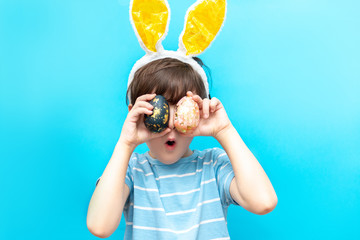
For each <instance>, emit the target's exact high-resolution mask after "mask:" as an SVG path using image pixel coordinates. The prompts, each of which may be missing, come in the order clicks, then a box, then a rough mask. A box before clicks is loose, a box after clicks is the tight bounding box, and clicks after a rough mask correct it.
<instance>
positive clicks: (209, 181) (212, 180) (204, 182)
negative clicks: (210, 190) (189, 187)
mask: <svg viewBox="0 0 360 240" xmlns="http://www.w3.org/2000/svg"><path fill="white" fill-rule="evenodd" d="M214 181H215V178H213V179H210V180H207V181H203V182H201V184H200V185H203V184H207V183H211V182H214Z"/></svg>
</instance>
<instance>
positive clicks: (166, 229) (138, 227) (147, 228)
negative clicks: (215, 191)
mask: <svg viewBox="0 0 360 240" xmlns="http://www.w3.org/2000/svg"><path fill="white" fill-rule="evenodd" d="M224 220H225V219H224V218H215V219H209V220H205V221H202V222H200V223H199V224H196V225H194V226H192V227H191V228H188V229H185V230H181V231H174V230H171V229H169V228H155V227H144V226H137V225H133V228H137V229H143V230H154V231H161V232H172V233H175V234H181V233H187V232H190V231H191V230H193V229H195V228H198V227H199V226H200V225H202V224H207V223H212V222H220V221H224Z"/></svg>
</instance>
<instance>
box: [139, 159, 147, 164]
mask: <svg viewBox="0 0 360 240" xmlns="http://www.w3.org/2000/svg"><path fill="white" fill-rule="evenodd" d="M147 161H148V160H146V159H145V160H144V161H142V162H140V164H144V163H146V162H147Z"/></svg>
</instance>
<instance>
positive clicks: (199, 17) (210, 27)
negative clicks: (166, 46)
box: [179, 0, 226, 56]
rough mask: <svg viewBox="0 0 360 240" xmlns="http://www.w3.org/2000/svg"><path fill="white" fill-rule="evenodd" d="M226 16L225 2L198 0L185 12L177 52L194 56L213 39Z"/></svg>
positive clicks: (221, 0)
mask: <svg viewBox="0 0 360 240" xmlns="http://www.w3.org/2000/svg"><path fill="white" fill-rule="evenodd" d="M225 15H226V0H198V1H197V2H196V3H194V4H193V5H192V6H191V7H190V8H189V9H188V11H187V13H186V16H185V26H184V30H183V32H182V33H181V35H180V38H179V51H182V52H186V55H191V56H195V55H198V54H200V53H202V52H203V51H204V50H205V49H206V48H207V47H209V45H210V44H211V42H212V41H213V40H214V39H215V37H216V35H217V33H218V32H219V31H220V29H221V27H222V25H223V22H224V20H225Z"/></svg>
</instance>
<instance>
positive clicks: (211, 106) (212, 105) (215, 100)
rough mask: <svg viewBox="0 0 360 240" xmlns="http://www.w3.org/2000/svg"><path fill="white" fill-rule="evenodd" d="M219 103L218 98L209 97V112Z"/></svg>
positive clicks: (213, 110)
mask: <svg viewBox="0 0 360 240" xmlns="http://www.w3.org/2000/svg"><path fill="white" fill-rule="evenodd" d="M219 104H220V101H219V99H217V98H216V97H213V98H211V100H210V112H212V113H213V112H215V110H216V107H217V106H218V105H219Z"/></svg>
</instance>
